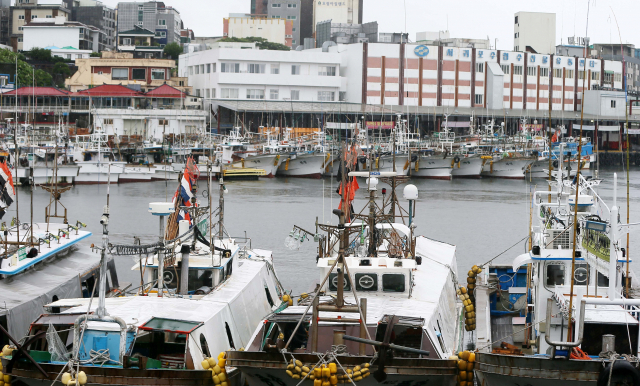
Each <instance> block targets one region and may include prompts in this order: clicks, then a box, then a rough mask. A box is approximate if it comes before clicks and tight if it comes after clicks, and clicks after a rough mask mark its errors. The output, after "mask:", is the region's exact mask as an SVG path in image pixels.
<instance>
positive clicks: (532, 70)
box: [476, 63, 622, 83]
mask: <svg viewBox="0 0 640 386" xmlns="http://www.w3.org/2000/svg"><path fill="white" fill-rule="evenodd" d="M478 64H482V63H476V71H477V72H483V71H482V67H478ZM500 67H501V68H502V72H503V73H504V74H505V75H509V74H510V73H511V65H509V64H501V65H500ZM562 70H563V69H562V68H554V69H553V77H554V78H562ZM522 71H523V67H522V66H513V75H522ZM537 72H538V68H537V67H532V66H527V75H529V76H536V75H537ZM574 72H575V70H570V69H566V71H565V73H564V77H565V79H573V77H574V75H575V74H574ZM607 75H609V76H611V75H614V74H605V82H608V83H611V78H610V77H609V78H607ZM548 76H549V68H548V67H540V77H542V78H546V77H548ZM578 79H584V71H583V70H580V71H578ZM615 79H616V82H620V81H622V74H615ZM591 80H596V81H597V80H600V72H598V71H593V72H591Z"/></svg>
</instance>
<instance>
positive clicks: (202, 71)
mask: <svg viewBox="0 0 640 386" xmlns="http://www.w3.org/2000/svg"><path fill="white" fill-rule="evenodd" d="M200 73H201V74H204V64H201V65H200Z"/></svg>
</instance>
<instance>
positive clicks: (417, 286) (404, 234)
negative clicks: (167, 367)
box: [227, 157, 462, 386]
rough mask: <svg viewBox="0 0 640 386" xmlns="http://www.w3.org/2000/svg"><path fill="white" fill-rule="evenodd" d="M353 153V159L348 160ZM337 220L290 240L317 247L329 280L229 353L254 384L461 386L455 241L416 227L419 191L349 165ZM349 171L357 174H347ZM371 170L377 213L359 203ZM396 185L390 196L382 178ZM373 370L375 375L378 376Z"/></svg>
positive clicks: (322, 273)
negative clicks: (362, 180) (399, 191)
mask: <svg viewBox="0 0 640 386" xmlns="http://www.w3.org/2000/svg"><path fill="white" fill-rule="evenodd" d="M348 159H349V158H348V157H347V160H348ZM341 168H342V173H341V175H342V182H341V187H340V189H339V190H340V192H341V204H340V209H336V210H334V214H335V215H336V216H337V217H338V222H337V223H338V224H337V225H328V224H321V223H318V222H317V221H316V230H315V231H314V232H310V231H307V230H305V229H304V228H302V227H299V226H295V227H294V229H293V230H292V232H291V233H290V234H289V236H288V237H287V239H286V240H285V245H287V246H288V247H289V248H292V249H297V248H299V246H300V244H301V243H302V242H304V241H305V240H311V239H312V240H314V242H313V243H315V245H316V246H317V252H314V253H313V256H316V255H317V257H316V261H317V264H316V266H317V269H318V271H319V279H320V281H319V283H318V285H317V286H316V287H315V288H314V289H313V292H312V293H311V294H302V295H301V296H300V299H298V300H297V305H294V303H293V299H288V300H290V302H289V304H290V306H289V307H287V308H286V309H282V310H278V311H276V312H274V313H272V314H270V315H268V316H267V317H266V318H264V321H263V323H260V324H259V326H258V327H257V329H256V330H255V331H254V333H253V334H252V339H251V341H250V342H249V343H248V345H247V346H246V347H245V350H244V351H233V352H229V353H228V361H227V363H228V364H230V365H232V366H234V367H237V368H239V369H240V370H241V371H242V373H243V374H244V375H245V376H246V380H247V382H248V384H249V385H250V386H257V385H260V386H263V385H264V386H268V385H273V384H279V385H291V386H293V385H299V384H301V383H302V384H310V385H311V384H314V383H315V384H317V383H318V382H329V383H331V384H336V383H338V382H341V383H352V382H353V383H354V384H363V385H374V384H378V383H379V382H380V383H385V384H405V383H406V384H413V383H420V382H423V383H428V384H430V385H453V384H454V383H455V380H456V378H457V363H456V362H455V361H454V360H451V359H449V358H450V356H451V355H452V353H453V352H454V351H457V350H458V344H457V338H458V337H459V336H460V333H461V332H460V328H461V327H462V326H461V324H460V319H459V318H458V315H459V314H460V309H461V308H460V307H461V305H460V304H458V303H457V302H456V288H455V285H454V280H455V279H454V278H455V276H456V268H455V267H456V257H455V250H456V248H455V246H453V245H449V244H446V243H443V242H439V241H436V240H432V239H429V238H427V237H423V236H418V235H416V234H415V224H414V223H413V216H414V215H415V210H414V209H413V208H414V206H415V205H414V204H415V200H416V199H417V198H418V197H417V195H418V192H417V188H416V187H415V186H413V185H408V186H406V187H405V189H404V195H405V198H406V199H407V200H408V201H409V210H408V212H407V211H406V210H405V209H404V208H403V207H402V206H401V205H400V203H399V201H398V200H397V196H396V188H397V187H398V186H399V185H400V184H401V181H402V182H404V181H405V180H406V178H405V179H401V178H402V177H398V176H397V173H393V172H377V171H369V172H354V171H350V170H353V169H354V168H355V162H353V161H352V162H344V163H343V166H341ZM347 176H348V177H347ZM358 177H368V179H367V183H366V185H367V187H368V194H367V196H368V197H369V203H368V205H367V207H366V208H365V210H363V212H364V213H366V212H367V211H366V209H367V208H368V209H369V210H368V214H357V213H356V212H355V211H354V210H353V209H352V207H351V206H352V205H351V204H352V200H353V198H354V197H355V193H356V191H357V190H358V187H359V185H358V182H357V178H358ZM379 182H385V183H388V184H389V185H390V186H391V191H390V192H389V193H387V190H386V188H384V189H382V195H380V191H379V190H378V183H379ZM370 375H371V376H370Z"/></svg>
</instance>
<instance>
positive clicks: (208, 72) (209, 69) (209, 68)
mask: <svg viewBox="0 0 640 386" xmlns="http://www.w3.org/2000/svg"><path fill="white" fill-rule="evenodd" d="M207 74H211V64H207Z"/></svg>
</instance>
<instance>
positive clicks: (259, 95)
mask: <svg viewBox="0 0 640 386" xmlns="http://www.w3.org/2000/svg"><path fill="white" fill-rule="evenodd" d="M247 99H264V90H260V89H247Z"/></svg>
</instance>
